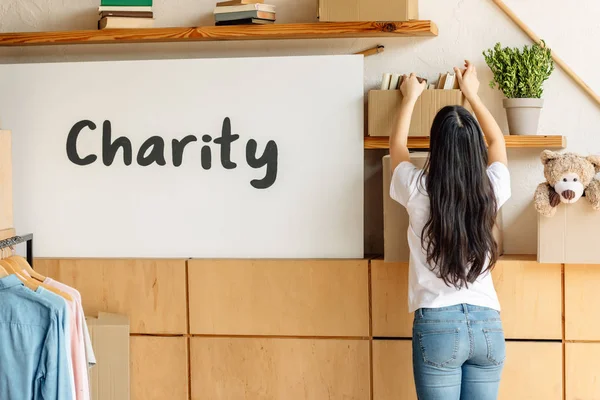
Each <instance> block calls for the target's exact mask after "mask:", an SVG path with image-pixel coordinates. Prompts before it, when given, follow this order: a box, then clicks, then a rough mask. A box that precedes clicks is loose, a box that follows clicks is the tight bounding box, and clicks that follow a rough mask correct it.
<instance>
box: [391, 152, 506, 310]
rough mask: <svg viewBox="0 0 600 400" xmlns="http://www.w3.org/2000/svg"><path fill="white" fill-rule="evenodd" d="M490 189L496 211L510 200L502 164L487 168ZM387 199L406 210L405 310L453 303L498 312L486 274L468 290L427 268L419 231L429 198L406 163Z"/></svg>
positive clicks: (415, 171) (419, 178)
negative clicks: (406, 295)
mask: <svg viewBox="0 0 600 400" xmlns="http://www.w3.org/2000/svg"><path fill="white" fill-rule="evenodd" d="M487 174H488V177H489V179H490V182H491V183H492V187H493V188H494V193H495V195H496V201H497V203H498V209H500V207H501V206H502V205H503V204H504V203H506V201H507V200H508V199H509V198H510V195H511V191H510V173H509V171H508V168H507V167H506V165H504V164H502V163H499V162H496V163H493V164H492V165H490V166H489V167H488V169H487ZM390 196H391V197H392V199H394V200H396V201H397V202H398V203H400V204H402V205H403V206H404V207H406V210H407V211H408V216H409V225H408V246H409V249H410V263H409V274H408V308H409V312H414V311H416V310H418V309H419V308H438V307H447V306H453V305H457V304H463V303H465V304H471V305H474V306H481V307H489V308H492V309H494V310H498V311H500V303H499V302H498V296H497V295H496V290H495V289H494V282H493V281H492V276H491V274H490V273H489V272H485V273H483V274H481V275H480V276H479V278H477V280H476V281H475V282H474V283H472V284H469V286H468V288H461V289H456V288H455V287H454V286H448V285H446V284H445V283H444V281H443V280H442V279H441V278H438V277H437V276H436V274H435V273H434V272H433V271H432V270H431V269H430V268H429V266H428V264H427V253H426V252H425V250H424V249H423V247H422V245H421V232H423V227H424V226H425V224H426V223H427V220H428V219H429V196H428V195H427V193H426V189H425V175H424V174H422V170H420V169H418V168H417V167H415V166H414V165H413V164H412V163H410V162H407V161H405V162H402V163H400V165H398V167H396V170H395V171H394V173H393V175H392V183H391V185H390Z"/></svg>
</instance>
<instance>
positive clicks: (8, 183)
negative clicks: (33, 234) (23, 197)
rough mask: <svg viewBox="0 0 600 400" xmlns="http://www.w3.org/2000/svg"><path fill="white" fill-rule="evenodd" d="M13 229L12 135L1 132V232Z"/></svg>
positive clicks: (7, 132)
mask: <svg viewBox="0 0 600 400" xmlns="http://www.w3.org/2000/svg"><path fill="white" fill-rule="evenodd" d="M13 227H14V224H13V193H12V141H11V133H10V131H0V231H2V230H5V229H10V228H13Z"/></svg>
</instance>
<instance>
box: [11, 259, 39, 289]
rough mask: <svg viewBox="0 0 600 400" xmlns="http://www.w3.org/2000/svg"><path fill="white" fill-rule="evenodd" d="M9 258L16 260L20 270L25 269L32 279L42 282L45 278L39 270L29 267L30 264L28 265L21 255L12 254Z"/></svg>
mask: <svg viewBox="0 0 600 400" xmlns="http://www.w3.org/2000/svg"><path fill="white" fill-rule="evenodd" d="M9 259H11V260H14V261H16V262H17V264H19V266H20V267H21V270H24V271H27V273H28V274H29V275H30V276H31V277H32V278H33V279H35V280H38V281H40V282H42V283H43V282H44V281H45V280H46V277H45V276H44V275H42V274H40V273H39V272H36V271H35V270H34V269H33V268H31V265H29V263H28V262H27V260H26V259H24V258H23V257H21V256H17V255H13V256H12V257H9Z"/></svg>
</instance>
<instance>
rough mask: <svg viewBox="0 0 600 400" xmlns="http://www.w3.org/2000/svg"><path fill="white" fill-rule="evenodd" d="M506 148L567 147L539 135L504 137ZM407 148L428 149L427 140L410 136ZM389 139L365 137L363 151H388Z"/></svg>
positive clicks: (561, 138) (558, 138)
mask: <svg viewBox="0 0 600 400" xmlns="http://www.w3.org/2000/svg"><path fill="white" fill-rule="evenodd" d="M504 138H505V140H506V147H510V148H530V149H535V148H540V149H541V148H545V149H564V148H565V147H567V138H566V137H565V136H539V135H519V136H508V135H506V136H504ZM408 147H409V148H410V149H415V150H417V149H429V138H428V137H425V136H411V137H409V138H408ZM389 148H390V138H389V137H384V136H380V137H377V136H373V137H371V136H367V137H365V149H367V150H368V149H389Z"/></svg>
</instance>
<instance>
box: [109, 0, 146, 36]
mask: <svg viewBox="0 0 600 400" xmlns="http://www.w3.org/2000/svg"><path fill="white" fill-rule="evenodd" d="M98 12H99V13H100V19H99V20H98V29H140V28H152V27H153V26H154V12H153V11H152V0H101V3H100V7H99V8H98Z"/></svg>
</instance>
